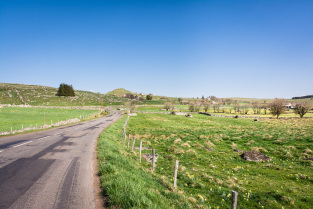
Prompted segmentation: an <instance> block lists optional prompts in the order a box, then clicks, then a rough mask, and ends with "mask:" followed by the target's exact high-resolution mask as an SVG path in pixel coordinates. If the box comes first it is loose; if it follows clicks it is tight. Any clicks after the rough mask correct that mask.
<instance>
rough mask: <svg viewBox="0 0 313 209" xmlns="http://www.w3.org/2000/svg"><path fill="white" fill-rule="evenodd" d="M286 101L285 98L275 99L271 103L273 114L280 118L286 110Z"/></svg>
mask: <svg viewBox="0 0 313 209" xmlns="http://www.w3.org/2000/svg"><path fill="white" fill-rule="evenodd" d="M285 103H286V102H285V100H284V99H277V98H276V99H274V101H273V102H271V103H270V104H269V107H270V110H271V112H272V115H273V116H276V117H277V118H278V117H279V116H280V115H281V114H282V113H283V112H284V111H285V110H286V108H285V106H284V105H285Z"/></svg>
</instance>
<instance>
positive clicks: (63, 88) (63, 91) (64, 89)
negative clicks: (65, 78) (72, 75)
mask: <svg viewBox="0 0 313 209" xmlns="http://www.w3.org/2000/svg"><path fill="white" fill-rule="evenodd" d="M56 95H57V96H66V97H74V96H75V92H74V89H73V86H72V85H68V84H65V83H61V84H60V86H59V89H58V92H57V93H56Z"/></svg>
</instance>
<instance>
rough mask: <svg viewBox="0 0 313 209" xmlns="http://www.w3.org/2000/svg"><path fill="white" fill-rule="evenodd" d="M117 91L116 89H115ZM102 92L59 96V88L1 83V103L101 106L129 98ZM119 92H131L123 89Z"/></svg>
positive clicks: (84, 92)
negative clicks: (57, 94)
mask: <svg viewBox="0 0 313 209" xmlns="http://www.w3.org/2000/svg"><path fill="white" fill-rule="evenodd" d="M114 91H115V90H114ZM114 91H112V92H113V93H112V94H111V93H110V92H109V93H108V94H100V93H94V92H89V91H80V90H75V94H76V96H75V97H58V96H56V95H55V94H56V93H57V88H53V87H47V86H38V85H24V84H10V83H0V104H12V105H32V106H99V105H101V106H102V105H104V106H107V105H119V104H123V103H124V102H125V101H126V100H127V99H125V98H120V97H117V96H114V94H116V95H119V94H117V93H114ZM117 92H118V93H119V92H130V91H128V90H125V89H123V91H121V90H119V91H117Z"/></svg>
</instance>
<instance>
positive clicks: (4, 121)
mask: <svg viewBox="0 0 313 209" xmlns="http://www.w3.org/2000/svg"><path fill="white" fill-rule="evenodd" d="M98 112H99V111H97V110H82V109H58V108H35V107H27V108H24V107H3V108H0V132H4V131H10V130H11V127H12V129H13V130H21V129H22V125H23V128H26V127H35V126H36V124H37V126H43V124H44V117H45V122H46V124H49V125H50V124H51V121H52V123H56V122H58V120H59V121H62V120H63V121H65V120H67V119H73V118H78V119H79V118H80V116H81V117H86V116H87V115H91V114H96V113H98Z"/></svg>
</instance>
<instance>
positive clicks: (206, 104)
mask: <svg viewBox="0 0 313 209" xmlns="http://www.w3.org/2000/svg"><path fill="white" fill-rule="evenodd" d="M210 107H211V102H210V101H204V102H203V109H204V111H205V112H207V111H208V110H209V109H210Z"/></svg>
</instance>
